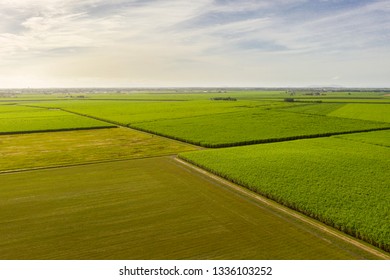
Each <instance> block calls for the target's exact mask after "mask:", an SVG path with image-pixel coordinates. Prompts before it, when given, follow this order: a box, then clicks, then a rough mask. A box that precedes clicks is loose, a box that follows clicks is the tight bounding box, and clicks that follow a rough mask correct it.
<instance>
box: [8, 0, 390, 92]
mask: <svg viewBox="0 0 390 280" xmlns="http://www.w3.org/2000/svg"><path fill="white" fill-rule="evenodd" d="M389 66H390V1H389V0H386V1H383V0H378V1H362V0H355V1H351V0H344V1H343V0H314V1H306V0H272V1H269V0H264V1H256V0H240V1H233V0H199V1H185V0H126V1H125V0H113V1H103V0H85V1H82V0H81V1H80V0H79V1H76V0H67V1H64V0H37V1H30V0H13V1H11V0H1V1H0V87H139V86H146V87H149V86H156V87H158V86H168V87H169V86H179V87H180V86H217V87H220V86H221V87H228V86H253V87H261V86H264V87H269V86H271V87H272V86H274V87H279V86H313V85H316V86H317V85H321V86H351V87H390V67H389Z"/></svg>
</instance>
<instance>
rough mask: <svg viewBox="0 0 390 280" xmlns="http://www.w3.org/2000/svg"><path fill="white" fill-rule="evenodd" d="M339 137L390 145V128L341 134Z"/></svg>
mask: <svg viewBox="0 0 390 280" xmlns="http://www.w3.org/2000/svg"><path fill="white" fill-rule="evenodd" d="M337 137H338V138H342V139H348V140H352V141H357V142H362V143H368V144H374V145H380V146H385V147H390V130H383V131H372V132H364V133H354V134H346V135H339V136H337Z"/></svg>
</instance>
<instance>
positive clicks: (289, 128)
mask: <svg viewBox="0 0 390 280" xmlns="http://www.w3.org/2000/svg"><path fill="white" fill-rule="evenodd" d="M134 127H135V128H138V129H141V130H145V131H149V132H153V133H157V134H160V135H164V136H168V137H171V138H174V139H179V140H182V141H185V142H189V143H193V144H196V145H201V146H205V147H226V146H236V145H247V144H255V143H267V142H274V141H282V140H293V139H299V138H311V137H318V136H325V135H332V134H339V133H347V132H352V131H364V130H372V129H378V128H390V126H389V125H388V124H386V123H379V122H378V123H376V122H369V121H361V120H352V119H351V120H348V119H341V118H329V117H324V116H317V115H303V114H294V113H289V112H280V111H277V110H261V109H247V110H244V111H241V112H237V113H228V114H218V115H208V116H201V117H193V118H185V119H175V120H163V121H156V122H148V123H139V124H135V125H134Z"/></svg>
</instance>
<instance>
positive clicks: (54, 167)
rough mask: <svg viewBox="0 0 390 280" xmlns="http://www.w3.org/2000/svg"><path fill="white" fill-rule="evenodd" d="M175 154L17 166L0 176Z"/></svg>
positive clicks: (2, 172) (0, 173)
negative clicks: (25, 166) (17, 167)
mask: <svg viewBox="0 0 390 280" xmlns="http://www.w3.org/2000/svg"><path fill="white" fill-rule="evenodd" d="M175 155H176V153H168V154H163V155H155V156H145V157H136V158H122V159H107V160H97V161H89V162H80V163H73V164H63V165H48V166H37V167H30V168H28V167H27V168H19V169H9V170H0V176H1V175H6V174H13V173H21V172H33V171H40V170H50V169H60V168H68V167H77V166H86V165H94V164H105V163H115V162H124V161H131V160H142V159H152V158H163V157H171V156H175Z"/></svg>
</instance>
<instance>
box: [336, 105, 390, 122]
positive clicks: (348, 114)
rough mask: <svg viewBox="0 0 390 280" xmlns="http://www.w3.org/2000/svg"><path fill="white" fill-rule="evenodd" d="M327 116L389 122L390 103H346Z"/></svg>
mask: <svg viewBox="0 0 390 280" xmlns="http://www.w3.org/2000/svg"><path fill="white" fill-rule="evenodd" d="M329 116H335V117H342V118H351V119H361V120H370V121H379V122H390V104H347V105H345V106H343V107H341V108H339V109H337V110H335V111H333V112H331V113H330V114H329Z"/></svg>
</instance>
